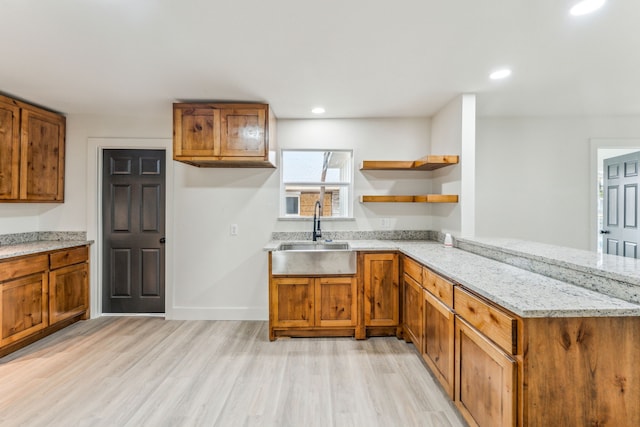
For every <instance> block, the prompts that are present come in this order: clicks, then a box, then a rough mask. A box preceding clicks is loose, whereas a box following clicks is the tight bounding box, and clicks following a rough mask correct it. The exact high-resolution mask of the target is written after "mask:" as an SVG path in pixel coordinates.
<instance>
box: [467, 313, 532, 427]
mask: <svg viewBox="0 0 640 427" xmlns="http://www.w3.org/2000/svg"><path fill="white" fill-rule="evenodd" d="M455 325H456V326H455V331H456V341H455V347H456V350H455V352H456V373H455V377H456V387H455V389H456V393H455V397H456V398H455V404H456V406H457V407H458V409H459V410H460V412H461V414H462V416H463V417H464V418H465V420H466V421H467V422H468V423H469V425H471V426H479V427H511V426H515V425H516V403H517V399H516V396H517V393H516V386H517V384H516V375H517V364H516V361H515V360H514V359H513V358H511V357H510V356H509V355H508V354H507V353H506V352H504V351H502V350H501V349H500V348H499V347H498V346H496V345H495V344H494V343H492V342H491V341H489V340H488V339H487V338H486V337H484V336H483V335H482V334H480V333H479V332H478V331H477V330H476V329H474V328H473V327H472V326H471V325H469V324H468V323H466V322H465V321H464V320H462V319H461V318H460V317H456V320H455ZM541 410H544V409H542V408H541Z"/></svg>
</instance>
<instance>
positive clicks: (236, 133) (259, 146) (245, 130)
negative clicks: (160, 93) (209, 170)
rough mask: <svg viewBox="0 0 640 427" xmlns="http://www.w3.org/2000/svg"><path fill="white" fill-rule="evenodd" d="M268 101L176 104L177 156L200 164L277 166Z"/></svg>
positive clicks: (206, 165) (174, 149)
mask: <svg viewBox="0 0 640 427" xmlns="http://www.w3.org/2000/svg"><path fill="white" fill-rule="evenodd" d="M275 122H276V121H275V116H274V115H273V112H272V111H271V110H270V108H269V106H268V105H267V104H248V103H247V104H240V103H176V104H173V159H174V160H177V161H179V162H183V163H187V164H190V165H193V166H199V167H275V164H276V163H275V151H276V148H275Z"/></svg>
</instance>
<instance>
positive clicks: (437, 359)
mask: <svg viewBox="0 0 640 427" xmlns="http://www.w3.org/2000/svg"><path fill="white" fill-rule="evenodd" d="M454 318H455V315H454V312H453V310H452V309H451V307H448V306H447V305H445V304H444V303H443V302H442V301H441V300H439V299H438V298H436V297H435V296H434V295H432V294H431V293H430V292H429V291H427V290H425V291H424V345H423V346H422V357H423V358H424V360H425V362H426V363H427V365H428V366H429V368H431V372H432V373H433V374H434V375H435V377H436V378H437V379H438V381H439V382H440V384H441V385H442V387H443V388H444V389H445V391H446V393H447V394H448V395H449V398H451V399H453V398H454V394H453V391H454V368H455V364H454V362H455V354H454V342H455V322H454Z"/></svg>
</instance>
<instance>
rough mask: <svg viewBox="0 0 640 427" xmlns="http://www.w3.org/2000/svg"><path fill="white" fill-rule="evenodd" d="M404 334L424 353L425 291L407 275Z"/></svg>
mask: <svg viewBox="0 0 640 427" xmlns="http://www.w3.org/2000/svg"><path fill="white" fill-rule="evenodd" d="M402 289H403V294H404V298H403V303H404V306H403V307H404V316H403V319H404V332H405V339H406V340H407V341H410V342H412V343H413V344H414V345H415V346H416V348H417V349H418V350H419V351H420V352H422V338H423V337H422V329H423V324H424V312H423V300H424V297H423V294H422V292H423V289H422V287H421V286H420V284H419V283H418V282H416V281H415V280H413V278H411V277H410V276H409V275H407V274H406V273H405V275H404V280H403V287H402Z"/></svg>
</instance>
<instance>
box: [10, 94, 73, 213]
mask: <svg viewBox="0 0 640 427" xmlns="http://www.w3.org/2000/svg"><path fill="white" fill-rule="evenodd" d="M65 129H66V120H65V117H64V116H61V115H59V114H56V113H52V112H50V111H47V110H44V109H42V108H39V107H35V106H33V105H29V104H26V103H24V102H21V101H18V100H15V99H12V98H9V97H6V96H2V95H0V201H2V202H63V201H64V155H65V132H66V130H65Z"/></svg>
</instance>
